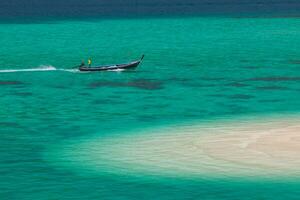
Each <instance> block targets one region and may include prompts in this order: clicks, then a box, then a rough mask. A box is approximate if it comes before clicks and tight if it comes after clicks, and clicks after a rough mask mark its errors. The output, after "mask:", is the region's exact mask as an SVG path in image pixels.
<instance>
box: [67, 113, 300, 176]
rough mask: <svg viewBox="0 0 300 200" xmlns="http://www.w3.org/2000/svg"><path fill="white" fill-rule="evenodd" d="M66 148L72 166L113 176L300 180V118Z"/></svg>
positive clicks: (213, 125) (166, 131)
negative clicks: (104, 172)
mask: <svg viewBox="0 0 300 200" xmlns="http://www.w3.org/2000/svg"><path fill="white" fill-rule="evenodd" d="M66 149H67V151H65V152H64V154H65V156H64V157H65V158H66V157H67V158H68V160H69V161H71V163H73V164H76V163H77V164H79V165H81V167H87V168H90V169H93V170H99V171H107V172H111V173H125V174H130V173H132V174H137V173H139V174H140V173H142V174H146V175H151V176H153V175H160V176H172V177H177V176H180V177H197V176H200V177H212V176H213V177H258V176H259V177H290V176H291V177H295V176H296V177H297V176H298V177H300V118H299V117H294V116H290V117H277V118H267V117H265V118H264V117H260V118H259V119H251V120H249V119H246V118H244V119H240V120H236V121H229V120H227V121H226V120H225V121H222V120H220V121H217V122H210V123H207V124H204V123H202V124H200V125H182V126H176V127H169V128H162V129H158V130H154V129H153V130H150V131H149V130H148V131H146V133H145V132H142V133H133V134H127V135H123V136H122V135H121V136H117V137H116V136H114V137H111V138H110V137H105V138H98V139H97V138H96V139H95V138H94V139H91V140H88V141H84V142H81V143H79V144H76V145H71V146H69V147H68V148H66ZM66 162H67V161H66Z"/></svg>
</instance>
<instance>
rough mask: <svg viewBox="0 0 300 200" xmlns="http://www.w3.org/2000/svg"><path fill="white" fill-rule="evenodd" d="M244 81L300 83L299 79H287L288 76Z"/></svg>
mask: <svg viewBox="0 0 300 200" xmlns="http://www.w3.org/2000/svg"><path fill="white" fill-rule="evenodd" d="M246 81H267V82H268V81H269V82H279V81H300V77H296V76H295V77H289V76H274V77H257V78H251V79H247V80H246Z"/></svg>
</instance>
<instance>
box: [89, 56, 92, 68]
mask: <svg viewBox="0 0 300 200" xmlns="http://www.w3.org/2000/svg"><path fill="white" fill-rule="evenodd" d="M88 65H89V67H91V65H92V59H90V58H89V59H88Z"/></svg>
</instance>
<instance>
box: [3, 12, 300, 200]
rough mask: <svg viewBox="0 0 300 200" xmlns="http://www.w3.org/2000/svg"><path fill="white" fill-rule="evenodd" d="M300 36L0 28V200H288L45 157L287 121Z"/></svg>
mask: <svg viewBox="0 0 300 200" xmlns="http://www.w3.org/2000/svg"><path fill="white" fill-rule="evenodd" d="M299 33H300V20H299V19H297V18H293V19H292V18H264V19H263V18H212V17H210V18H201V17H194V18H164V19H158V18H156V19H154V18H145V19H127V20H125V19H123V20H121V19H114V20H109V19H106V20H93V21H92V22H91V21H85V20H80V21H76V20H73V21H67V20H65V21H52V22H51V23H43V22H42V23H38V24H35V23H30V24H1V25H0V43H1V45H0V56H1V60H0V88H1V90H0V94H1V98H0V116H1V119H0V132H1V135H0V138H1V145H0V148H1V151H0V157H1V161H0V174H1V175H0V198H1V199H68V198H70V199H99V198H101V199H142V198H144V199H153V198H158V197H159V198H160V199H270V198H272V199H297V198H298V197H299V192H298V191H299V188H300V181H299V179H298V178H295V179H294V180H290V179H289V180H282V181H278V180H276V181H270V180H269V181H263V180H261V179H259V178H258V179H257V181H255V180H252V181H245V180H243V179H227V180H218V179H214V178H205V179H204V178H203V179H201V178H200V179H189V180H182V179H177V178H176V177H175V178H174V177H173V178H167V177H153V178H151V179H147V178H145V177H143V175H142V174H138V177H136V176H130V175H128V176H125V175H118V174H114V175H108V174H106V173H101V172H100V173H96V174H95V173H89V172H88V171H87V170H86V168H84V167H80V165H74V163H70V165H69V166H65V165H64V164H62V163H60V162H59V159H58V160H57V159H56V160H55V159H52V158H48V157H47V156H45V155H47V152H49V151H51V150H53V149H51V148H54V147H55V144H63V143H66V144H68V143H69V141H74V140H77V139H78V140H82V139H89V138H93V137H97V136H109V137H116V138H117V137H119V136H120V135H125V134H130V133H142V132H140V130H144V129H148V128H155V127H158V128H159V127H165V126H169V125H171V126H173V127H174V126H175V127H176V126H177V125H179V124H181V123H198V122H199V123H202V122H207V121H210V122H212V123H213V122H214V120H216V119H219V118H222V119H230V118H238V117H239V116H240V115H241V116H244V115H248V116H252V117H255V116H260V115H265V114H268V115H270V116H271V115H273V114H274V115H277V116H278V115H281V114H282V115H284V114H286V113H296V114H297V113H298V112H299V111H300V101H299V97H300V84H299V81H300V65H299V60H300V56H299V55H300V50H299V46H300V37H299ZM141 54H145V59H144V62H143V63H142V64H141V66H140V67H139V68H138V69H137V70H136V71H133V72H103V73H80V72H78V71H76V70H72V69H71V68H72V67H73V66H76V65H78V63H80V62H81V60H82V59H85V60H86V59H87V58H88V57H92V58H93V62H94V63H104V64H107V63H115V62H126V61H129V60H132V59H137V58H139V57H140V56H141ZM45 66H46V67H45ZM70 69H71V70H70ZM12 70H15V71H12ZM55 150H56V151H58V152H59V149H55ZM104 164H105V163H104ZM72 168H76V170H73V169H72ZM16 191H18V192H16Z"/></svg>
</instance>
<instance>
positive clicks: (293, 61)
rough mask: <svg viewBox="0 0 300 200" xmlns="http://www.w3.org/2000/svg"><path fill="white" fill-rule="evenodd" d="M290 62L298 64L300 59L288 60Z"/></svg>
mask: <svg viewBox="0 0 300 200" xmlns="http://www.w3.org/2000/svg"><path fill="white" fill-rule="evenodd" d="M289 63H290V64H295V65H300V60H289Z"/></svg>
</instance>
